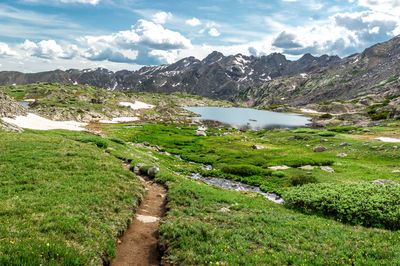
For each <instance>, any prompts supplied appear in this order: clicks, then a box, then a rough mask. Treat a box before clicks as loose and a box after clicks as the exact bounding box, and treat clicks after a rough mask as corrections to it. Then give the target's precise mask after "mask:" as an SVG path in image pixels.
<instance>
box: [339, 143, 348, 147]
mask: <svg viewBox="0 0 400 266" xmlns="http://www.w3.org/2000/svg"><path fill="white" fill-rule="evenodd" d="M349 145H350V144H349V143H347V142H342V143H340V144H339V146H342V147H344V146H349Z"/></svg>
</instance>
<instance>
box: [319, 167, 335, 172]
mask: <svg viewBox="0 0 400 266" xmlns="http://www.w3.org/2000/svg"><path fill="white" fill-rule="evenodd" d="M320 169H321V170H322V171H325V172H328V173H333V172H335V170H333V168H331V167H329V166H321V167H320Z"/></svg>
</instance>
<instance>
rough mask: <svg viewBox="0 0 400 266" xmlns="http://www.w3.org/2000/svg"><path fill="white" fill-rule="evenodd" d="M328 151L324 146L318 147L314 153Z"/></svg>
mask: <svg viewBox="0 0 400 266" xmlns="http://www.w3.org/2000/svg"><path fill="white" fill-rule="evenodd" d="M323 151H326V147H324V146H318V147H315V148H314V152H323Z"/></svg>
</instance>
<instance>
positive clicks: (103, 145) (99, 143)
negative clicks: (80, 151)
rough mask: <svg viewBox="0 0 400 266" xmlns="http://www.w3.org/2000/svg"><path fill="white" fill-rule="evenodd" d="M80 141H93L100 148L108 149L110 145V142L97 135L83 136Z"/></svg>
mask: <svg viewBox="0 0 400 266" xmlns="http://www.w3.org/2000/svg"><path fill="white" fill-rule="evenodd" d="M78 141H80V142H83V143H93V144H95V145H96V146H97V147H99V148H103V149H106V148H107V147H108V142H107V140H105V139H103V138H101V137H97V136H87V137H81V138H79V139H78Z"/></svg>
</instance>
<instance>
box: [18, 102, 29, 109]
mask: <svg viewBox="0 0 400 266" xmlns="http://www.w3.org/2000/svg"><path fill="white" fill-rule="evenodd" d="M18 103H19V104H20V105H22V106H23V107H25V108H29V104H30V102H23V101H20V102H18Z"/></svg>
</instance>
